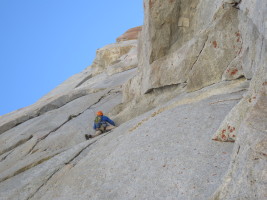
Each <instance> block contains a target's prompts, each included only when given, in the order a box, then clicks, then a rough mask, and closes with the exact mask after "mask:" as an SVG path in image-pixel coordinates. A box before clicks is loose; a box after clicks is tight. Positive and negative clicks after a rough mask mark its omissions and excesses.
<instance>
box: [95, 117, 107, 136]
mask: <svg viewBox="0 0 267 200" xmlns="http://www.w3.org/2000/svg"><path fill="white" fill-rule="evenodd" d="M95 125H96V130H100V131H101V132H102V133H104V132H105V130H106V127H107V126H108V123H107V122H105V121H102V116H97V117H96V118H95Z"/></svg>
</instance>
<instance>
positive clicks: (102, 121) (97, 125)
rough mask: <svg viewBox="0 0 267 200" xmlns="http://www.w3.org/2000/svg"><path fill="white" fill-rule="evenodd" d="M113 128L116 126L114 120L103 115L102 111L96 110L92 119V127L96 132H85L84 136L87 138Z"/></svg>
mask: <svg viewBox="0 0 267 200" xmlns="http://www.w3.org/2000/svg"><path fill="white" fill-rule="evenodd" d="M114 128H116V126H115V123H114V121H112V120H111V119H109V118H108V117H107V116H105V115H103V112H102V111H98V112H97V113H96V118H95V121H94V129H95V130H96V132H95V134H94V135H88V134H85V138H86V139H87V140H88V139H89V138H93V137H96V136H98V135H100V134H102V133H105V132H107V131H110V130H112V129H114Z"/></svg>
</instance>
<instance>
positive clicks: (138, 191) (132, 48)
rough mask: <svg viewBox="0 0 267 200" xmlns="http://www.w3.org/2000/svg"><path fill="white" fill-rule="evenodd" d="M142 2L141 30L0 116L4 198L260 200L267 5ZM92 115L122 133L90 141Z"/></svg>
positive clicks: (257, 1) (266, 147) (265, 182)
mask: <svg viewBox="0 0 267 200" xmlns="http://www.w3.org/2000/svg"><path fill="white" fill-rule="evenodd" d="M143 3H144V5H143V6H144V11H145V18H144V24H143V26H142V28H141V27H136V28H133V29H130V30H128V31H126V33H125V34H123V35H122V36H120V37H118V38H117V43H114V44H109V45H107V46H105V47H103V48H101V49H98V50H97V52H96V58H95V60H94V62H93V63H92V65H91V66H89V67H87V68H86V69H85V70H84V71H82V72H81V73H78V74H76V75H74V76H72V77H70V78H69V79H68V80H66V81H65V82H64V83H62V84H61V85H59V86H58V87H57V88H55V89H54V90H52V91H51V92H50V93H48V94H47V95H45V96H44V97H42V98H41V99H40V100H39V101H38V102H36V103H35V104H33V105H31V106H29V107H26V108H23V109H20V110H17V111H15V112H12V113H9V114H7V115H4V116H0V199H4V200H7V199H12V200H13V199H20V200H24V199H27V200H29V199H38V200H39V199H62V200H63V199H64V200H66V199H107V200H108V199H120V200H122V199H123V200H124V199H151V200H152V199H153V200H154V199H164V200H165V199H190V200H192V199H195V200H201V199H203V200H206V199H213V200H233V199H242V200H243V199H248V200H252V199H253V200H254V199H255V200H256V199H259V200H262V199H266V197H267V193H266V191H267V167H266V166H267V160H266V158H267V157H266V156H267V127H266V125H267V56H266V55H267V43H266V38H267V32H266V31H267V2H266V1H264V0H250V1H240V0H201V1H200V0H176V1H174V0H168V1H166V0H144V2H143ZM141 29H142V30H141ZM98 110H103V111H104V113H105V114H106V115H108V116H109V117H110V118H111V119H113V120H114V121H115V123H116V124H117V125H118V127H117V128H116V129H114V130H113V131H112V132H110V133H105V134H102V135H100V136H98V137H95V138H93V139H91V140H88V141H86V140H85V138H84V134H88V133H89V134H90V133H93V132H94V130H93V128H92V125H93V124H92V123H93V120H94V117H95V113H96V111H98Z"/></svg>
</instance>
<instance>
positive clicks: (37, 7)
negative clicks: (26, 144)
mask: <svg viewBox="0 0 267 200" xmlns="http://www.w3.org/2000/svg"><path fill="white" fill-rule="evenodd" d="M142 24H143V1H142V0H112V1H111V0H102V1H101V0H99V1H89V0H0V76H1V77H0V92H1V98H0V115H3V114H6V113H9V112H11V111H14V110H17V109H19V108H22V107H25V106H28V105H31V104H33V103H35V102H36V101H37V100H38V99H39V98H41V97H42V96H43V95H45V94H46V93H48V92H49V91H51V90H52V89H54V88H55V87H56V86H58V85H59V84H60V83H62V82H63V81H64V80H66V79H67V78H69V77H70V76H72V75H74V74H76V73H78V72H80V71H82V70H83V69H84V68H86V67H87V66H89V65H91V64H92V62H93V60H94V58H95V52H96V50H97V49H98V48H101V47H103V46H105V45H107V44H111V43H115V41H116V38H117V37H119V36H120V35H121V34H123V33H124V32H125V31H126V30H127V29H129V28H133V27H136V26H140V25H142Z"/></svg>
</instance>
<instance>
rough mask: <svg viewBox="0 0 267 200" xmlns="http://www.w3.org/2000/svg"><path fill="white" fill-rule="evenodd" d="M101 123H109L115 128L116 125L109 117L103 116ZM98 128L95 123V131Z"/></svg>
mask: <svg viewBox="0 0 267 200" xmlns="http://www.w3.org/2000/svg"><path fill="white" fill-rule="evenodd" d="M101 122H107V123H109V124H111V125H113V126H115V123H114V122H113V121H112V120H111V119H109V118H108V117H107V116H104V115H103V116H102V119H101ZM96 128H97V124H96V123H94V129H96Z"/></svg>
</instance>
